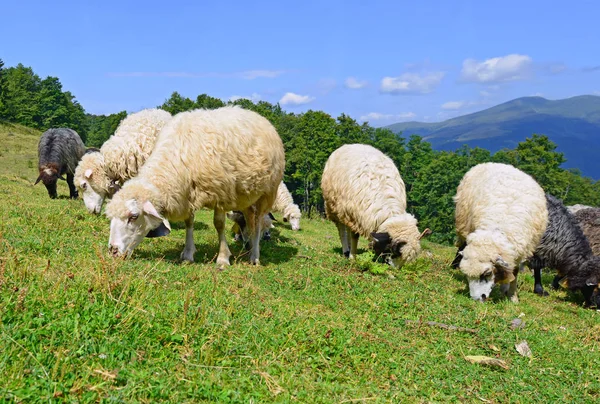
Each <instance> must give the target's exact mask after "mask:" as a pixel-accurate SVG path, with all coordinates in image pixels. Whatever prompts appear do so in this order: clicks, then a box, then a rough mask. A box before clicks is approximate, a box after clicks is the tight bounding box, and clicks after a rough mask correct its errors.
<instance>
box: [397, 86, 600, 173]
mask: <svg viewBox="0 0 600 404" xmlns="http://www.w3.org/2000/svg"><path fill="white" fill-rule="evenodd" d="M387 128H389V129H391V130H392V131H394V132H396V133H400V132H402V133H403V136H405V137H408V136H410V135H412V134H418V135H420V136H422V137H423V138H424V139H425V140H427V141H428V142H430V143H431V144H432V146H433V147H434V148H436V149H442V150H455V149H457V148H459V147H460V146H462V145H463V144H468V145H469V146H470V147H482V148H486V149H488V150H490V151H492V152H495V151H497V150H499V149H501V148H504V147H507V148H514V147H515V146H516V145H517V144H518V143H519V142H521V141H523V140H525V138H526V137H530V136H531V135H532V134H533V133H538V134H543V135H547V136H548V137H549V138H550V139H551V140H552V141H553V142H555V143H556V144H557V145H558V149H559V151H560V152H563V153H564V154H565V157H566V158H567V163H566V164H565V165H564V166H565V167H567V168H579V169H580V170H581V171H582V172H583V173H584V175H586V176H590V177H592V178H595V179H598V178H600V161H598V159H597V158H596V151H597V150H598V149H600V135H599V133H600V97H598V96H592V95H585V96H578V97H572V98H567V99H564V100H547V99H545V98H542V97H523V98H518V99H515V100H512V101H509V102H506V103H503V104H500V105H496V106H494V107H491V108H488V109H485V110H483V111H478V112H475V113H472V114H467V115H463V116H459V117H456V118H452V119H448V120H446V121H443V122H436V123H425V122H402V123H397V124H393V125H389V126H387Z"/></svg>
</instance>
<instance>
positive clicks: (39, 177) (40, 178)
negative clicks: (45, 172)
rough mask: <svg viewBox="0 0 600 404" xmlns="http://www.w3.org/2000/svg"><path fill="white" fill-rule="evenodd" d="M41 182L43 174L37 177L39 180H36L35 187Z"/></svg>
mask: <svg viewBox="0 0 600 404" xmlns="http://www.w3.org/2000/svg"><path fill="white" fill-rule="evenodd" d="M41 180H42V174H40V175H39V176H38V177H37V180H35V184H33V185H37V183H38V182H40V181H41Z"/></svg>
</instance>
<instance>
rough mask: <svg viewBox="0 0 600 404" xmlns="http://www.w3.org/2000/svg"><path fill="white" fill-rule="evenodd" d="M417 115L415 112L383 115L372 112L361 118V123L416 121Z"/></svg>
mask: <svg viewBox="0 0 600 404" xmlns="http://www.w3.org/2000/svg"><path fill="white" fill-rule="evenodd" d="M416 116H417V115H416V114H415V113H414V112H402V113H400V114H382V113H379V112H370V113H368V114H366V115H363V116H361V117H360V120H361V121H379V120H392V119H395V120H404V121H408V120H410V119H414V118H415V117H416Z"/></svg>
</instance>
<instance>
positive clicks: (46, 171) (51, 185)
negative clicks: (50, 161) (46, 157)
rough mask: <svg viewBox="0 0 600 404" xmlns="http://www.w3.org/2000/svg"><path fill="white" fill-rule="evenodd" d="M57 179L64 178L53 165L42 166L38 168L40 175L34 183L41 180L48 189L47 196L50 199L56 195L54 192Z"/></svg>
mask: <svg viewBox="0 0 600 404" xmlns="http://www.w3.org/2000/svg"><path fill="white" fill-rule="evenodd" d="M59 179H61V180H63V181H66V179H65V178H64V177H63V176H62V175H60V174H59V173H58V169H57V168H56V167H55V166H54V165H52V166H51V167H42V168H40V175H39V176H38V178H37V180H36V181H35V184H34V185H36V184H37V183H38V182H40V181H42V183H43V184H44V186H45V187H46V190H47V191H48V196H50V198H51V199H56V197H57V196H58V194H57V193H56V183H57V182H58V180H59Z"/></svg>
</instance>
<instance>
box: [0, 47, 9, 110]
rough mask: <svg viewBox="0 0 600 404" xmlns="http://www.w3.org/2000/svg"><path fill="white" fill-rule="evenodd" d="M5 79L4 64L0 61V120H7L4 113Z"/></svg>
mask: <svg viewBox="0 0 600 404" xmlns="http://www.w3.org/2000/svg"><path fill="white" fill-rule="evenodd" d="M5 88H6V79H5V71H4V62H3V61H2V59H0V119H7V112H6V94H5V92H6V90H5Z"/></svg>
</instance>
